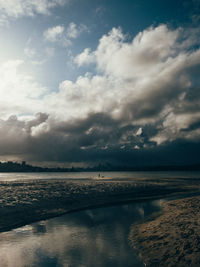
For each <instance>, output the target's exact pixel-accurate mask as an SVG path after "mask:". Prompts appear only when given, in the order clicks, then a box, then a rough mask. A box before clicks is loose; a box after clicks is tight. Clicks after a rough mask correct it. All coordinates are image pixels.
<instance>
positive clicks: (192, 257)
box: [130, 196, 200, 267]
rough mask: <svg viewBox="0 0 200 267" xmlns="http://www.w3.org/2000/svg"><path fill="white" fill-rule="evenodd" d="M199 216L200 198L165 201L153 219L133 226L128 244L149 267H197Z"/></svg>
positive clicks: (199, 246) (199, 257) (199, 264)
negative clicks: (160, 210)
mask: <svg viewBox="0 0 200 267" xmlns="http://www.w3.org/2000/svg"><path fill="white" fill-rule="evenodd" d="M155 216H156V215H155ZM199 216H200V196H196V197H190V198H184V199H178V200H172V201H169V202H166V203H164V206H163V211H162V212H161V214H157V216H156V218H155V219H152V220H150V221H147V222H145V223H141V224H138V225H134V226H132V230H131V233H130V241H131V245H132V246H133V247H134V248H136V250H137V251H138V252H139V255H140V257H141V258H142V259H143V261H144V262H145V264H146V266H148V267H156V266H160V267H165V266H168V267H172V266H173V267H187V266H191V267H198V266H200V219H199Z"/></svg>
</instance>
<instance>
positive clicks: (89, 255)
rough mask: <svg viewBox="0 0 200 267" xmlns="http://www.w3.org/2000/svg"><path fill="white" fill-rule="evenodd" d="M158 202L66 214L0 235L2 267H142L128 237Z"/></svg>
mask: <svg viewBox="0 0 200 267" xmlns="http://www.w3.org/2000/svg"><path fill="white" fill-rule="evenodd" d="M160 205H161V201H151V202H150V201H149V202H141V203H134V204H128V205H118V206H113V207H104V208H98V209H87V210H84V211H81V212H75V213H71V214H66V215H64V216H61V217H57V218H54V219H50V220H46V221H40V222H37V223H33V224H30V225H26V226H24V227H21V228H18V229H15V230H12V231H9V232H5V233H1V234H0V266H2V267H122V266H123V267H143V266H144V265H143V263H142V262H141V260H140V259H139V258H138V256H137V254H136V253H135V251H134V250H133V249H132V248H131V247H130V245H129V241H128V236H129V233H130V227H131V225H132V224H133V223H135V222H137V221H139V220H144V219H145V218H147V217H148V216H150V214H152V212H154V211H157V210H159V209H160Z"/></svg>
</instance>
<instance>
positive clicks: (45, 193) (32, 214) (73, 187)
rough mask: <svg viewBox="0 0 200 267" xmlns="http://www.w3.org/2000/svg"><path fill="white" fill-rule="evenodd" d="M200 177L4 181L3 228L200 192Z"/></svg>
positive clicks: (1, 185)
mask: <svg viewBox="0 0 200 267" xmlns="http://www.w3.org/2000/svg"><path fill="white" fill-rule="evenodd" d="M199 183H200V182H199V179H194V180H193V181H192V180H190V181H189V182H188V179H167V178H166V179H160V180H159V179H155V180H154V179H145V178H144V179H141V178H140V179H134V180H131V179H114V180H112V179H103V180H101V179H93V180H92V179H82V180H81V179H77V180H76V179H74V180H72V179H71V180H70V179H68V180H66V179H51V180H48V179H47V180H41V179H40V180H37V179H35V180H23V181H4V182H0V196H1V197H0V215H1V216H0V231H1V232H2V231H7V230H10V229H13V228H16V227H19V226H23V225H26V224H29V223H32V222H35V221H39V220H44V219H48V218H52V217H55V216H59V215H62V214H65V213H67V212H72V211H76V210H81V209H85V208H88V207H98V206H102V205H113V204H118V203H123V202H130V201H143V200H148V199H149V200H151V199H159V198H163V197H167V196H173V195H182V194H188V193H198V192H199Z"/></svg>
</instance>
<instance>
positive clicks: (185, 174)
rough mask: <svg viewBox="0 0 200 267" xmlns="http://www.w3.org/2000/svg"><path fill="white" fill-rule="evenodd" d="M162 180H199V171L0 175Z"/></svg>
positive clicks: (6, 176)
mask: <svg viewBox="0 0 200 267" xmlns="http://www.w3.org/2000/svg"><path fill="white" fill-rule="evenodd" d="M99 177H100V178H104V179H114V180H115V179H116V180H119V179H120V180H121V179H122V180H123V179H131V180H134V179H138V178H145V179H148V178H149V179H152V178H153V179H156V178H157V179H162V178H172V179H173V178H192V179H195V178H197V179H198V178H200V171H156V172H155V171H151V172H149V171H145V172H143V171H140V172H33V173H25V172H22V173H20V172H17V173H12V172H8V173H4V172H3V173H0V181H17V180H32V179H45V180H46V179H80V180H82V179H96V178H99Z"/></svg>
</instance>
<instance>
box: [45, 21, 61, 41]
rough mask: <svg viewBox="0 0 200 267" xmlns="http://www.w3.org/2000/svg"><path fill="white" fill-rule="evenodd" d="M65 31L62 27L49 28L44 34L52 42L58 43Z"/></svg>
mask: <svg viewBox="0 0 200 267" xmlns="http://www.w3.org/2000/svg"><path fill="white" fill-rule="evenodd" d="M64 29H65V28H64V27H63V26H61V25H58V26H55V27H52V28H49V29H48V30H46V31H45V32H44V37H45V39H46V40H48V41H50V42H56V41H57V40H58V39H59V38H60V37H61V36H62V33H63V32H64Z"/></svg>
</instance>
